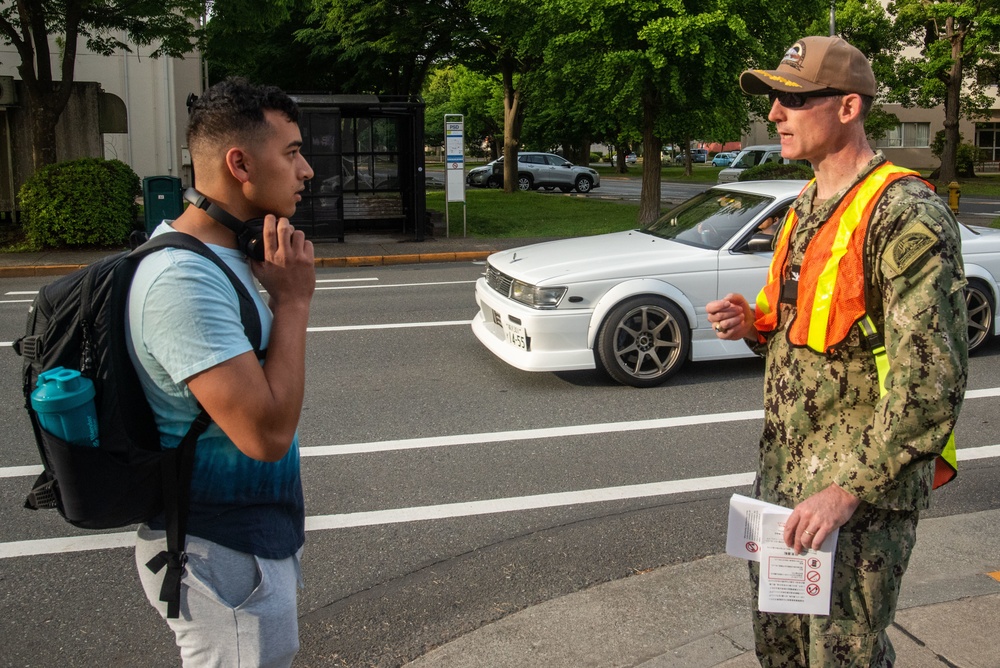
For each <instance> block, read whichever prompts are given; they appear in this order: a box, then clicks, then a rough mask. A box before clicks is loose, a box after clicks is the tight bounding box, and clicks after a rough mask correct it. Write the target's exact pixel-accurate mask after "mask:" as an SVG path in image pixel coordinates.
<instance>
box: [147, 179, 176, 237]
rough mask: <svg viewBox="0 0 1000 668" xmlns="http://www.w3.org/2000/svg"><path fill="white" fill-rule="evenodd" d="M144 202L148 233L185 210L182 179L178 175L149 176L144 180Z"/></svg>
mask: <svg viewBox="0 0 1000 668" xmlns="http://www.w3.org/2000/svg"><path fill="white" fill-rule="evenodd" d="M142 202H143V209H144V213H145V221H146V234H152V233H153V230H154V229H155V228H156V226H157V225H159V224H160V223H161V222H163V221H164V220H173V219H175V218H177V216H179V215H181V213H182V212H183V211H184V200H183V198H182V196H181V180H180V179H179V178H178V177H176V176H147V177H146V178H144V179H143V180H142Z"/></svg>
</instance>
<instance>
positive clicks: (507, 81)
mask: <svg viewBox="0 0 1000 668" xmlns="http://www.w3.org/2000/svg"><path fill="white" fill-rule="evenodd" d="M502 70H503V71H502V76H503V155H504V158H503V191H504V192H505V193H514V192H517V149H518V146H519V145H520V143H521V121H520V119H521V118H522V116H521V91H519V90H517V89H516V88H514V67H513V65H511V64H506V63H505V64H504V65H502Z"/></svg>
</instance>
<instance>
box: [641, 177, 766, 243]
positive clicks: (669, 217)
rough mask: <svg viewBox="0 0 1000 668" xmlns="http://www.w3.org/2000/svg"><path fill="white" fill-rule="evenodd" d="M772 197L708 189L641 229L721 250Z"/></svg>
mask: <svg viewBox="0 0 1000 668" xmlns="http://www.w3.org/2000/svg"><path fill="white" fill-rule="evenodd" d="M772 201H773V198H771V197H765V196H763V195H750V194H747V193H738V192H731V191H725V190H715V189H712V190H706V191H705V192H703V193H701V194H700V195H697V196H695V197H693V198H691V199H689V200H688V201H686V202H684V203H683V204H681V205H680V206H678V207H677V208H675V209H672V210H671V211H669V212H667V213H666V214H665V215H663V216H661V217H660V218H659V219H658V220H657V221H656V222H654V223H651V224H650V225H647V226H646V227H644V228H643V229H642V230H641V231H642V232H645V233H646V234H652V235H654V236H657V237H661V238H663V239H672V240H673V241H679V242H681V243H684V244H688V245H690V246H698V247H699V248H710V249H713V250H718V249H720V248H722V246H723V245H724V244H725V243H726V242H727V241H729V239H730V238H731V237H732V236H733V235H734V234H736V233H737V232H739V231H740V230H741V229H743V227H744V226H745V225H746V224H747V223H749V222H750V221H751V220H753V219H754V218H756V217H757V215H758V214H759V213H761V211H763V210H764V209H765V208H766V207H767V206H768V205H769V204H770V203H771V202H772Z"/></svg>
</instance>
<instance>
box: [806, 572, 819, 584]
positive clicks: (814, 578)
mask: <svg viewBox="0 0 1000 668" xmlns="http://www.w3.org/2000/svg"><path fill="white" fill-rule="evenodd" d="M821 577H823V576H821V575H820V574H819V571H809V572H808V573H806V580H809V582H819V579H820V578H821Z"/></svg>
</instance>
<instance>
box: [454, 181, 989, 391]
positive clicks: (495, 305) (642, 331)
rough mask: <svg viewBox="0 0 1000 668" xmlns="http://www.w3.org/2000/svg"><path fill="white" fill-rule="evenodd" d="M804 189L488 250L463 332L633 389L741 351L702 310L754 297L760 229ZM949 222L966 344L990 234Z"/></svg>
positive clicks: (984, 302)
mask: <svg viewBox="0 0 1000 668" xmlns="http://www.w3.org/2000/svg"><path fill="white" fill-rule="evenodd" d="M804 185H805V182H804V181H759V182H741V183H733V184H726V185H720V186H716V187H714V188H711V189H709V190H706V191H705V192H704V193H701V194H699V195H696V196H695V197H692V198H691V199H689V200H687V201H686V202H684V203H683V204H681V205H679V206H678V207H676V208H674V209H673V210H671V211H670V212H668V213H667V214H665V215H664V216H662V217H661V218H660V219H659V220H657V221H656V222H655V223H653V224H652V225H649V226H648V227H646V228H643V229H639V230H632V231H630V232H616V233H613V234H602V235H597V236H591V237H579V238H575V239H562V240H559V241H550V242H546V243H541V244H534V245H531V246H523V247H521V248H515V249H512V250H508V251H503V252H500V253H494V254H493V255H491V256H490V257H489V258H488V259H487V270H486V274H485V276H484V277H483V278H480V279H479V280H478V281H477V282H476V301H477V302H478V304H479V313H478V314H476V317H475V318H474V319H473V321H472V331H473V332H474V333H475V335H476V337H477V338H478V339H479V340H480V341H481V342H482V343H483V345H485V346H486V347H487V348H488V349H489V350H490V351H492V352H493V353H494V354H495V355H496V356H497V357H499V358H500V359H502V360H503V361H505V362H507V363H508V364H510V365H512V366H514V367H517V368H518V369H523V370H525V371H569V370H575V369H594V368H598V367H600V368H603V369H604V370H605V371H607V373H608V374H609V375H610V376H611V377H612V378H614V379H615V380H617V381H618V382H620V383H623V384H626V385H633V386H635V387H652V386H655V385H659V384H660V383H662V382H663V381H665V380H667V379H668V378H669V377H670V376H671V375H673V374H674V373H675V372H676V371H677V370H678V369H679V368H680V367H681V366H682V365H683V364H684V362H686V361H687V360H692V361H701V360H719V359H728V358H735V357H748V356H752V354H753V353H751V352H750V349H749V348H748V347H747V346H746V344H744V343H743V342H742V341H720V340H719V339H718V338H717V337H716V336H715V332H713V331H712V328H711V326H710V325H709V323H708V320H707V318H706V313H705V306H706V304H708V302H710V301H712V300H714V299H719V298H720V297H723V296H725V295H726V294H728V293H730V292H740V293H742V294H744V295H746V296H747V298H748V299H750V300H751V301H752V300H753V299H754V298H755V297H756V295H757V292H758V291H759V290H760V289H761V287H763V285H764V282H765V280H766V277H767V268H768V265H769V264H770V262H771V240H772V238H773V237H772V236H771V235H772V234H773V230H774V229H775V228H776V227H778V226H777V225H774V226H773V227H770V228H769V226H770V225H771V224H772V223H773V222H774V221H775V220H780V218H782V217H783V216H784V213H785V212H786V211H787V210H788V206H789V205H790V204H791V203H792V201H794V199H795V197H796V196H797V195H798V193H799V191H801V190H802V187H803V186H804ZM960 227H961V232H962V254H963V257H964V259H965V271H966V274H967V276H968V278H969V287H968V290H967V297H966V301H967V303H968V307H969V344H970V350H974V349H976V348H978V347H980V346H981V345H982V344H983V342H984V341H985V340H986V339H987V338H989V337H990V336H992V335H995V334H997V333H998V332H997V325H996V322H995V321H994V316H993V314H994V311H995V307H996V304H997V300H998V295H1000V287H998V283H997V281H998V278H1000V230H993V229H988V228H979V227H977V228H970V227H967V226H965V225H961V226H960ZM768 228H769V229H768Z"/></svg>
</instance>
